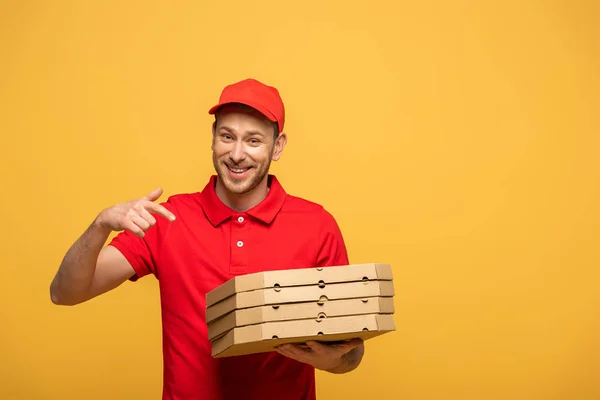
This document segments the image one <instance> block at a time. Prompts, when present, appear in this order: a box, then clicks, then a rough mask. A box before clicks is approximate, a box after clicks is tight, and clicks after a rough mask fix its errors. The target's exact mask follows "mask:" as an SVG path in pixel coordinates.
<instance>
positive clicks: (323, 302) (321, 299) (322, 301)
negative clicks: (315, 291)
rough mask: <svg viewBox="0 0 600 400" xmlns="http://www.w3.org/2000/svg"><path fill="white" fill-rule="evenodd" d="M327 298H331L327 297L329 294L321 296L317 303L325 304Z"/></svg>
mask: <svg viewBox="0 0 600 400" xmlns="http://www.w3.org/2000/svg"><path fill="white" fill-rule="evenodd" d="M327 300H329V299H328V298H327V296H325V295H323V296H321V297H320V298H319V300H318V301H317V304H318V305H320V306H322V305H323V304H325V302H326V301H327Z"/></svg>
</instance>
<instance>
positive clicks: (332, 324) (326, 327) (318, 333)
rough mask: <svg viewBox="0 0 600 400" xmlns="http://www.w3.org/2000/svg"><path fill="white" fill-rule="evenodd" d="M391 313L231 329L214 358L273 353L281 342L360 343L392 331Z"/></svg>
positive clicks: (218, 344)
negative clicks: (357, 339) (358, 340)
mask: <svg viewBox="0 0 600 400" xmlns="http://www.w3.org/2000/svg"><path fill="white" fill-rule="evenodd" d="M395 330H396V327H395V324H394V318H393V315H392V314H365V315H354V316H344V317H332V318H325V319H303V320H292V321H280V322H266V323H262V324H257V325H248V326H244V327H240V328H234V329H232V330H231V331H229V332H228V333H227V334H225V335H224V336H222V337H220V338H218V339H216V340H214V341H213V342H212V343H211V344H212V356H213V357H214V358H221V357H230V356H239V355H245V354H254V353H264V352H269V351H273V350H274V349H275V347H276V346H279V345H281V344H284V343H296V344H304V343H305V342H306V341H309V340H314V341H319V342H338V341H344V340H350V339H354V338H361V339H363V340H367V339H371V338H373V337H376V336H379V335H382V334H385V333H388V332H392V331H395Z"/></svg>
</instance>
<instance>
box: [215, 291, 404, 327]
mask: <svg viewBox="0 0 600 400" xmlns="http://www.w3.org/2000/svg"><path fill="white" fill-rule="evenodd" d="M378 296H381V297H392V296H394V283H393V281H371V280H367V281H364V282H363V281H359V282H347V283H332V284H318V285H310V286H290V287H273V288H269V289H259V290H252V291H249V292H241V293H236V294H234V295H232V296H229V297H227V298H225V299H224V300H221V301H220V302H218V303H216V304H213V305H212V306H210V307H207V309H206V323H207V324H208V323H210V322H212V321H214V320H215V319H217V318H219V317H221V316H224V315H225V314H227V313H230V312H232V311H234V310H239V309H243V308H250V307H258V306H265V305H273V304H275V305H282V304H287V303H302V302H316V301H320V302H323V301H326V300H341V299H353V298H366V297H378Z"/></svg>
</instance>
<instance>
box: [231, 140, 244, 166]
mask: <svg viewBox="0 0 600 400" xmlns="http://www.w3.org/2000/svg"><path fill="white" fill-rule="evenodd" d="M245 158H246V152H245V151H244V145H243V144H242V143H240V142H235V144H234V145H233V148H232V149H231V152H230V153H229V159H230V160H231V161H233V162H234V163H236V164H239V163H240V162H242V161H244V159H245Z"/></svg>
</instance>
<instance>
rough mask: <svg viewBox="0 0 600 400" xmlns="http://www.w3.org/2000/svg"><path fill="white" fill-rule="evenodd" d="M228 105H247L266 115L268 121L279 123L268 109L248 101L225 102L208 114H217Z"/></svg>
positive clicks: (214, 107) (211, 109) (212, 108)
mask: <svg viewBox="0 0 600 400" xmlns="http://www.w3.org/2000/svg"><path fill="white" fill-rule="evenodd" d="M227 104H243V105H246V106H248V107H251V108H254V109H255V110H256V111H258V112H259V113H261V114H262V115H264V116H265V117H267V119H268V120H269V121H272V122H278V121H277V118H275V116H274V115H273V114H272V113H271V112H270V111H269V110H267V109H266V108H264V107H262V106H260V105H258V104H255V103H253V102H246V101H243V100H237V101H227V102H224V103H219V104H217V105H215V106H213V107H211V108H210V110H208V113H209V114H215V113H216V112H217V111H218V110H219V108H221V107H223V106H225V105H227Z"/></svg>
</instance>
